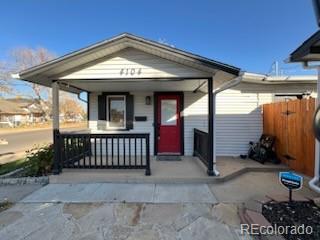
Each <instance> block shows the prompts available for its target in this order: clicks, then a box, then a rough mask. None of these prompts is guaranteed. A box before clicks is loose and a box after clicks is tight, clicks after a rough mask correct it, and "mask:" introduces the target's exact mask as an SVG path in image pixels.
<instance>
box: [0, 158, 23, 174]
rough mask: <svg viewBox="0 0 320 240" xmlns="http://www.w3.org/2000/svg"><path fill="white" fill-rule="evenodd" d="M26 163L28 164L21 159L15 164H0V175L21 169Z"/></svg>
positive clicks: (14, 162)
mask: <svg viewBox="0 0 320 240" xmlns="http://www.w3.org/2000/svg"><path fill="white" fill-rule="evenodd" d="M25 163H26V161H25V159H19V160H16V161H13V162H9V163H5V164H0V175H3V174H6V173H8V172H11V171H13V170H15V169H18V168H21V167H23V166H25Z"/></svg>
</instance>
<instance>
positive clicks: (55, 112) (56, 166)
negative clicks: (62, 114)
mask: <svg viewBox="0 0 320 240" xmlns="http://www.w3.org/2000/svg"><path fill="white" fill-rule="evenodd" d="M51 87H52V128H53V147H54V159H53V174H59V173H60V172H61V166H60V146H59V145H60V142H59V134H60V133H59V84H58V82H57V81H53V82H52V84H51Z"/></svg>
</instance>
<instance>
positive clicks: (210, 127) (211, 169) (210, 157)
mask: <svg viewBox="0 0 320 240" xmlns="http://www.w3.org/2000/svg"><path fill="white" fill-rule="evenodd" d="M214 115H215V97H214V94H213V77H212V78H208V170H207V173H208V175H209V176H215V171H214V164H215V160H214V159H215V156H214V155H215V153H214V145H215V144H214Z"/></svg>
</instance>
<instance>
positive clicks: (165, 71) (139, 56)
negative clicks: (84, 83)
mask: <svg viewBox="0 0 320 240" xmlns="http://www.w3.org/2000/svg"><path fill="white" fill-rule="evenodd" d="M210 75H211V74H208V73H203V72H201V71H198V70H196V69H192V68H190V67H186V66H184V65H182V64H179V63H175V62H172V61H169V60H166V59H163V58H160V57H158V56H155V55H151V54H148V53H145V52H143V51H139V50H136V49H133V48H127V49H125V50H122V51H119V52H117V53H116V54H114V55H113V56H111V57H110V58H108V59H105V60H103V61H100V62H95V63H94V64H92V65H91V66H87V67H82V68H81V69H79V70H76V71H74V72H72V73H68V74H66V75H65V76H62V77H60V79H103V78H120V79H127V78H160V77H162V78H165V77H208V76H210Z"/></svg>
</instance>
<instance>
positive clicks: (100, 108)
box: [98, 94, 107, 120]
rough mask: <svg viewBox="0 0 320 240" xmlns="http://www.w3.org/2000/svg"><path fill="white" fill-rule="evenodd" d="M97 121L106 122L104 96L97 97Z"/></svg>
mask: <svg viewBox="0 0 320 240" xmlns="http://www.w3.org/2000/svg"><path fill="white" fill-rule="evenodd" d="M98 120H107V114H106V95H105V94H102V95H99V96H98Z"/></svg>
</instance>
